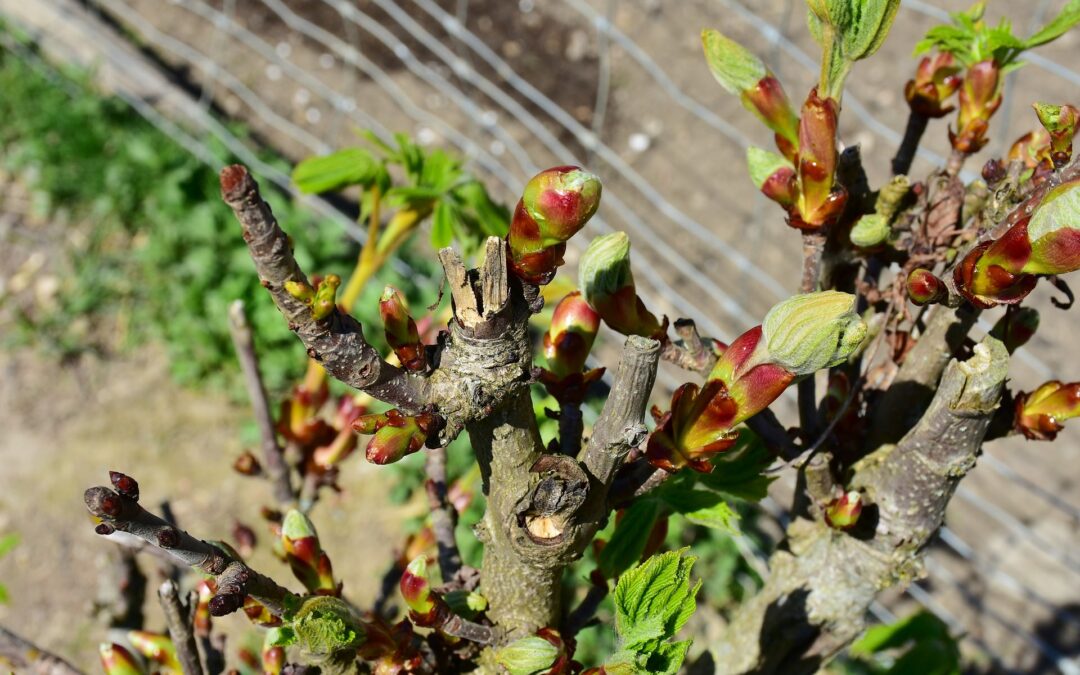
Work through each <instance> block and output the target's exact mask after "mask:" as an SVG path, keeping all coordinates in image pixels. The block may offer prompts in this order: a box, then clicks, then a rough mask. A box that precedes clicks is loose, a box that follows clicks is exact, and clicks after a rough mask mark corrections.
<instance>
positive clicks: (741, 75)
mask: <svg viewBox="0 0 1080 675" xmlns="http://www.w3.org/2000/svg"><path fill="white" fill-rule="evenodd" d="M701 44H702V46H703V47H704V48H705V61H706V62H707V63H708V64H709V70H710V71H711V72H712V74H713V77H714V78H716V81H717V82H719V83H720V86H722V87H723V88H724V89H726V90H727V91H728V92H729V93H732V94H735V95H736V96H738V97H739V100H740V101H742V104H743V106H744V107H745V108H746V109H747V110H749V111H750V112H752V113H754V115H756V116H757V117H758V119H760V120H761V121H762V122H764V123H765V126H767V127H768V128H769V129H770V130H772V132H773V133H774V134H775V139H776V145H777V147H778V148H780V151H781V152H782V153H783V154H784V156H785V157H787V158H788V160H792V161H793V160H794V158H795V154H796V152H797V151H798V143H799V131H798V128H799V118H798V117H796V116H795V112H794V111H793V110H792V108H791V103H789V102H788V98H787V95H786V94H785V93H784V88H783V86H781V84H780V81H779V80H777V79H776V77H775V76H773V74H772V73H770V72H769V70H768V69H767V68H766V67H765V64H764V63H762V62H761V60H760V59H758V58H757V57H756V56H754V55H753V54H752V53H750V52H749V51H748V50H747V49H745V48H744V47H743V46H742V45H740V44H738V43H737V42H735V41H734V40H731V39H729V38H728V37H726V36H724V35H723V34H722V33H720V31H716V30H709V29H706V30H703V31H702V32H701Z"/></svg>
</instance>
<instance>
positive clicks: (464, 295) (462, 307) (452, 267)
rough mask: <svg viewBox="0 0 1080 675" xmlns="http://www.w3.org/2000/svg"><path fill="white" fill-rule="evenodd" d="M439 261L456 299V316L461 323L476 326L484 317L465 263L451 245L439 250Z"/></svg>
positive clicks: (470, 326) (452, 294)
mask: <svg viewBox="0 0 1080 675" xmlns="http://www.w3.org/2000/svg"><path fill="white" fill-rule="evenodd" d="M439 261H440V262H441V263H442V267H443V272H444V273H445V274H446V281H447V283H448V284H449V286H450V297H452V298H453V299H454V316H455V317H457V320H458V321H459V322H460V323H461V325H463V326H465V327H467V328H473V327H475V326H476V325H477V324H479V323H480V322H481V321H482V320H483V319H482V317H481V316H480V311H479V310H478V309H477V306H476V293H475V292H474V291H473V287H472V282H471V281H470V280H469V273H468V271H466V269H465V263H464V262H462V260H461V256H460V255H458V252H457V251H455V250H454V249H453V248H452V247H450V246H447V247H446V248H444V249H441V250H440V251H439Z"/></svg>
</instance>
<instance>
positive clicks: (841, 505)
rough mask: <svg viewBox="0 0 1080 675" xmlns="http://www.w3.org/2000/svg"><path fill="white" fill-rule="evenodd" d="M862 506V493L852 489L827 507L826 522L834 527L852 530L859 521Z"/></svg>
mask: <svg viewBox="0 0 1080 675" xmlns="http://www.w3.org/2000/svg"><path fill="white" fill-rule="evenodd" d="M862 508H863V498H862V495H861V494H859V493H858V492H855V491H854V490H852V491H851V492H847V493H845V494H844V495H843V496H841V497H839V498H837V499H834V500H833V501H832V502H831V503H830V504H829V505H828V506H827V507H825V522H826V523H827V524H828V526H829V527H831V528H833V529H837V530H850V529H851V528H853V527H855V524H856V523H858V522H859V514H860V513H862Z"/></svg>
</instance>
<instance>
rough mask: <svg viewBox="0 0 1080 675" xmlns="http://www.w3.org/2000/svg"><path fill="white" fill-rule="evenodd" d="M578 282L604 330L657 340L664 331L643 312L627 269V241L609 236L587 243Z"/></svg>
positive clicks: (621, 236)
mask: <svg viewBox="0 0 1080 675" xmlns="http://www.w3.org/2000/svg"><path fill="white" fill-rule="evenodd" d="M578 282H579V285H580V286H581V289H582V292H583V293H584V294H585V299H586V300H587V301H588V303H589V304H590V305H592V307H593V309H595V310H596V311H597V313H599V314H600V317H601V318H602V319H603V320H604V323H606V324H607V325H608V326H611V328H613V329H614V330H617V331H619V332H620V333H622V334H624V335H641V336H644V337H652V338H655V337H659V336H662V335H663V334H664V333H665V332H666V330H667V325H666V322H665V324H664V325H661V323H660V322H659V321H657V319H656V317H655V316H654V315H653V314H652V313H651V312H650V311H649V310H648V309H646V308H645V303H643V302H642V301H641V298H639V297H638V294H637V288H636V287H635V286H634V273H633V271H631V269H630V237H628V236H626V233H625V232H612V233H611V234H605V235H603V236H601V237H597V238H595V239H593V240H592V241H591V242H589V247H588V248H587V249H586V250H585V253H584V254H583V255H582V256H581V261H580V262H579V263H578Z"/></svg>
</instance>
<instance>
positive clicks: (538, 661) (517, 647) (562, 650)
mask: <svg viewBox="0 0 1080 675" xmlns="http://www.w3.org/2000/svg"><path fill="white" fill-rule="evenodd" d="M495 661H496V662H497V663H498V664H499V665H500V666H502V667H503V668H505V669H506V672H507V673H509V674H510V675H561V674H562V673H565V672H567V668H568V666H569V665H570V656H569V654H567V650H566V643H565V642H564V641H563V639H562V636H561V635H559V631H557V630H555V629H554V628H541V629H540V630H538V631H537V632H536V635H530V636H528V637H523V638H519V639H517V640H514V641H513V642H511V643H510V644H508V645H506V646H505V647H501V648H500V649H499V650H498V651H496V652H495Z"/></svg>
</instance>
